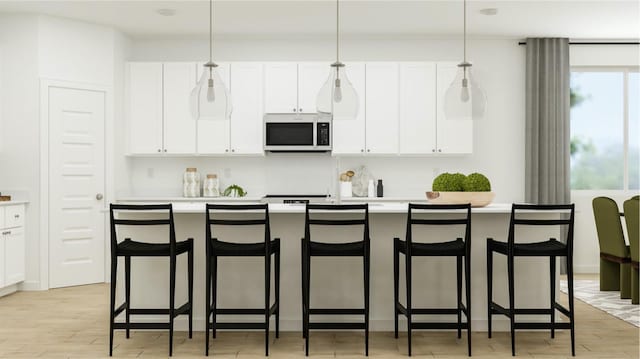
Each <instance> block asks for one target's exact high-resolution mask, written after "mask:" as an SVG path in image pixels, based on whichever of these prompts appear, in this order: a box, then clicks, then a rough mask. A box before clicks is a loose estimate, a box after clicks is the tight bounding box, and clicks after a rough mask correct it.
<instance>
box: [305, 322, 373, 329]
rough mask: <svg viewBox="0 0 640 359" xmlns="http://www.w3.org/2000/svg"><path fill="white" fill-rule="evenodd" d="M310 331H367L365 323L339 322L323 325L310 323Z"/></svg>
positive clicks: (323, 323) (324, 323)
mask: <svg viewBox="0 0 640 359" xmlns="http://www.w3.org/2000/svg"><path fill="white" fill-rule="evenodd" d="M309 329H334V330H339V329H366V324H365V323H337V322H335V323H334V322H322V323H309Z"/></svg>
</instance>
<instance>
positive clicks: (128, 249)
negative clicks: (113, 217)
mask: <svg viewBox="0 0 640 359" xmlns="http://www.w3.org/2000/svg"><path fill="white" fill-rule="evenodd" d="M190 249H191V242H190V241H181V242H176V254H182V253H186V252H188V251H189V250H190ZM116 251H117V253H118V255H119V256H132V257H133V256H135V257H155V256H163V257H166V256H169V255H170V254H171V245H170V244H169V243H145V242H137V241H132V240H130V239H128V238H127V239H125V240H124V241H122V242H120V243H118V248H117V250H116Z"/></svg>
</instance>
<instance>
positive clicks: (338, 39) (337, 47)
mask: <svg viewBox="0 0 640 359" xmlns="http://www.w3.org/2000/svg"><path fill="white" fill-rule="evenodd" d="M336 62H340V0H336Z"/></svg>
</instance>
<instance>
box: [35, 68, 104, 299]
mask: <svg viewBox="0 0 640 359" xmlns="http://www.w3.org/2000/svg"><path fill="white" fill-rule="evenodd" d="M55 87H57V88H64V89H70V90H83V91H94V92H102V93H104V113H105V116H104V157H105V158H104V173H105V179H104V180H105V182H104V187H105V188H104V193H105V195H104V203H105V208H106V203H110V202H111V198H112V196H113V191H114V181H113V180H114V178H113V168H114V166H113V162H114V161H113V160H114V155H113V141H111V139H113V132H114V126H113V110H114V102H113V88H112V87H111V86H104V85H97V84H91V83H82V82H72V81H63V80H55V79H48V78H40V233H39V235H40V240H39V247H40V261H39V266H40V268H39V278H40V281H39V285H37V286H36V287H35V288H28V289H33V290H48V289H49V89H50V88H55ZM103 218H104V220H105V226H104V238H105V241H104V242H105V243H104V249H105V252H104V253H105V254H104V255H105V268H104V280H105V282H106V277H107V273H108V270H107V268H108V266H109V265H110V263H108V258H109V256H108V255H107V253H108V250H109V241H107V240H106V239H107V238H108V234H109V229H108V228H109V226H107V225H106V220H107V211H106V210H105V211H104V216H103ZM34 284H35V283H34ZM25 289H27V288H25Z"/></svg>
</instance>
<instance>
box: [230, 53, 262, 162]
mask: <svg viewBox="0 0 640 359" xmlns="http://www.w3.org/2000/svg"><path fill="white" fill-rule="evenodd" d="M263 67H264V65H262V64H261V63H257V62H245V63H243V62H237V63H233V64H232V65H231V92H232V94H233V97H232V100H233V109H234V110H233V113H232V114H231V153H233V154H244V155H246V154H264V150H263V146H262V140H263V138H262V137H263V136H262V131H263V125H262V121H263V120H262V117H263V115H264V108H263V101H262V100H263V99H262V94H263V81H262V78H263Z"/></svg>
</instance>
